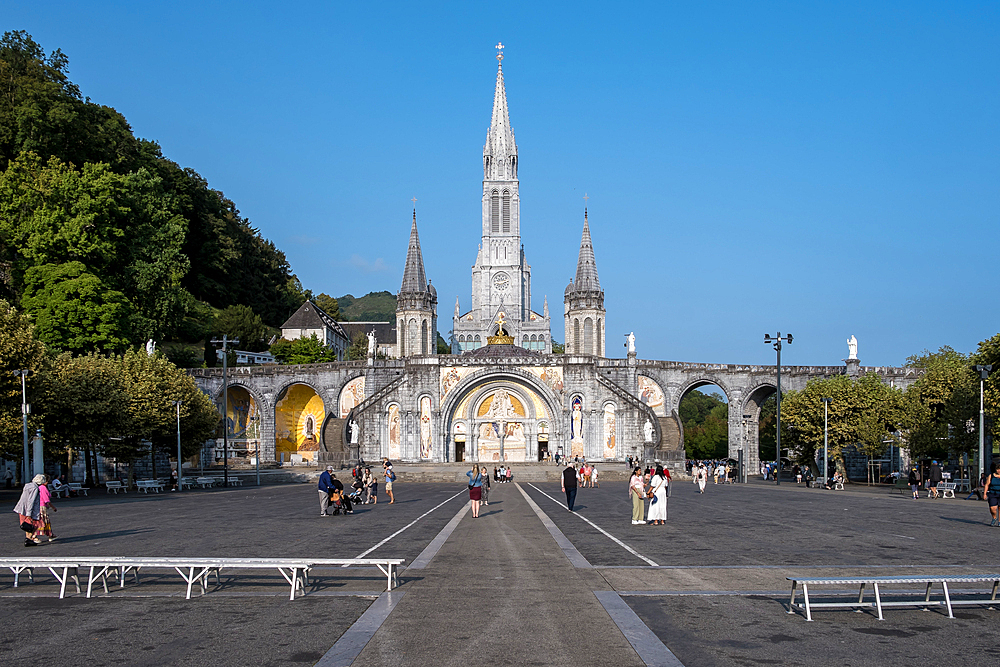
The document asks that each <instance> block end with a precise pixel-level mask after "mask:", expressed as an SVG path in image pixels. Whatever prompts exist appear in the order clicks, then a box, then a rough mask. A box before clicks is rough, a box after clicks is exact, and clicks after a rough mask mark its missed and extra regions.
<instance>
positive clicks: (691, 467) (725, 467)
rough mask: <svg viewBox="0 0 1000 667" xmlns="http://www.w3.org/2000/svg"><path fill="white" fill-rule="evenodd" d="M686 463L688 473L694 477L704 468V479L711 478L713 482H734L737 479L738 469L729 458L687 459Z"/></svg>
mask: <svg viewBox="0 0 1000 667" xmlns="http://www.w3.org/2000/svg"><path fill="white" fill-rule="evenodd" d="M686 465H687V469H688V474H689V475H691V476H692V477H695V478H697V477H698V474H699V471H700V470H701V469H704V471H705V479H706V481H707V480H708V479H712V480H713V483H714V484H735V483H736V482H737V481H738V480H737V477H738V475H739V470H738V469H737V467H736V465H734V464H733V462H732V461H729V460H719V459H716V460H704V461H698V460H688V461H687V462H686Z"/></svg>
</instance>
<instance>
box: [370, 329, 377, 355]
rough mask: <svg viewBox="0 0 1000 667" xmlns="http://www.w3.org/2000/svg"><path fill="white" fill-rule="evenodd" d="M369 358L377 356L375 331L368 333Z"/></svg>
mask: <svg viewBox="0 0 1000 667" xmlns="http://www.w3.org/2000/svg"><path fill="white" fill-rule="evenodd" d="M368 356H369V357H374V356H375V329H372V330H371V331H369V332H368Z"/></svg>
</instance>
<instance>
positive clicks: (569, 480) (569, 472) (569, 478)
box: [562, 466, 578, 512]
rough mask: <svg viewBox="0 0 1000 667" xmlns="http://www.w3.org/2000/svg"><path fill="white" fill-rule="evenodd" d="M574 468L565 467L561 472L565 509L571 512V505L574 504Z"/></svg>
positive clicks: (575, 473)
mask: <svg viewBox="0 0 1000 667" xmlns="http://www.w3.org/2000/svg"><path fill="white" fill-rule="evenodd" d="M577 474H578V473H577V471H576V468H574V467H573V466H566V468H565V469H564V470H563V472H562V490H563V493H565V494H566V509H568V510H569V511H570V512H572V511H573V503H575V502H576V478H577Z"/></svg>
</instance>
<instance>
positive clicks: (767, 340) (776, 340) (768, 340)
mask: <svg viewBox="0 0 1000 667" xmlns="http://www.w3.org/2000/svg"><path fill="white" fill-rule="evenodd" d="M782 342H787V343H788V344H789V345H791V344H792V334H788V335H786V336H784V337H782V335H781V332H780V331H779V332H778V335H777V336H774V337H772V336H771V334H764V344H765V345H771V344H772V343H773V344H774V351H775V352H777V353H778V397H777V409H776V411H775V416H776V421H777V422H778V432H777V435H776V436H775V449H776V450H777V457H776V459H775V461H776V462H777V474H776V475H775V477H774V478H775V485H780V484H781V343H782Z"/></svg>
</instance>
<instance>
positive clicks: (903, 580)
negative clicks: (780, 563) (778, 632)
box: [787, 574, 1000, 621]
mask: <svg viewBox="0 0 1000 667" xmlns="http://www.w3.org/2000/svg"><path fill="white" fill-rule="evenodd" d="M787 579H788V581H791V582H792V594H791V598H790V599H789V601H788V613H789V614H794V613H795V610H796V609H798V610H800V611H804V612H805V617H806V620H807V621H811V620H813V619H812V610H813V609H832V608H838V607H840V608H843V607H848V608H850V607H854V608H856V609H861V608H865V607H867V608H869V609H872V608H874V609H876V610H877V611H878V620H880V621H881V620H883V617H882V608H883V607H925V608H926V607H929V606H945V607H947V608H948V618H955V616H954V614H952V607H953V606H955V605H962V604H973V605H982V604H986V605H992V604H993V603H995V602H996V599H997V586H998V584H1000V574H978V575H967V576H961V575H958V576H953V577H931V576H927V577H921V576H912V577H847V578H816V577H808V578H795V577H787ZM983 582H990V583H992V584H993V590H992V593H991V595H990V597H988V598H981V597H973V598H963V599H959V600H953V599H952V598H951V591H949V589H948V585H949V584H971V583H983ZM799 584H802V597H803V599H804V601H805V603H804V604H802V603H796V602H795V590H796V588H797V586H798V585H799ZM934 584H940V585H941V588H942V592H943V596H942V599H940V600H931V586H933V585H934ZM834 585H840V586H859V589H858V600H857V602H853V601H851V602H844V601H838V602H812V601H810V599H809V586H834ZM886 585H893V586H907V585H910V586H912V585H921V586H925V588H924V590H923V591H921V592H920V593H922V599H919V600H917V599H914V600H894V601H883V600H882V595H883V593H884V592H885V591H884V590H883V589H882V588H880V587H881V586H886ZM866 586H871V587H872V588H873V589H874V592H875V600H874V601H873V602H866V601H865V599H864V594H865V587H866ZM893 593H894V594H895V595H898V594H902V593H900V592H898V591H894V592H893ZM920 593H918V594H920ZM832 594H833V593H830V595H832ZM852 599H853V596H852Z"/></svg>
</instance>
